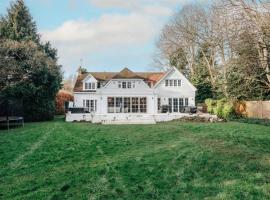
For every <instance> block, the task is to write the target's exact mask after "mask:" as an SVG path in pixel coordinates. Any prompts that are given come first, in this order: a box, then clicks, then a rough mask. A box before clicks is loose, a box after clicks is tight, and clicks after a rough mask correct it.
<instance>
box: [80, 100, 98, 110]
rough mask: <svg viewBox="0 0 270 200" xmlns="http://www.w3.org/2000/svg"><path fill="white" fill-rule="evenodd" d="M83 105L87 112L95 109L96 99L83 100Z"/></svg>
mask: <svg viewBox="0 0 270 200" xmlns="http://www.w3.org/2000/svg"><path fill="white" fill-rule="evenodd" d="M83 107H84V108H86V109H87V111H89V112H96V111H97V100H92V99H91V100H88V99H86V100H83Z"/></svg>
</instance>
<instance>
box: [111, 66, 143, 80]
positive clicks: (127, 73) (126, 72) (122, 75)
mask: <svg viewBox="0 0 270 200" xmlns="http://www.w3.org/2000/svg"><path fill="white" fill-rule="evenodd" d="M112 79H144V78H143V77H141V76H139V75H138V74H136V73H134V72H133V71H131V70H130V69H128V68H124V69H123V70H122V71H120V72H119V73H118V74H116V75H115V76H113V77H112Z"/></svg>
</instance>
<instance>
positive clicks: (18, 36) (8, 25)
mask: <svg viewBox="0 0 270 200" xmlns="http://www.w3.org/2000/svg"><path fill="white" fill-rule="evenodd" d="M1 18H2V19H1V21H2V23H3V26H2V27H1V29H0V38H9V39H12V40H16V41H22V40H31V41H34V42H36V43H39V41H40V36H39V34H38V33H37V26H36V23H35V22H34V21H33V18H32V16H31V14H30V12H29V9H28V8H27V7H26V5H25V3H24V1H23V0H17V1H16V2H15V3H14V4H11V5H10V8H8V10H7V15H6V16H4V17H1Z"/></svg>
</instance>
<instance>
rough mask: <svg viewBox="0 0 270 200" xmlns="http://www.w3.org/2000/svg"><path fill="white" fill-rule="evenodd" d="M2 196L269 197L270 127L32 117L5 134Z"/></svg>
mask: <svg viewBox="0 0 270 200" xmlns="http://www.w3.org/2000/svg"><path fill="white" fill-rule="evenodd" d="M0 141H1V145H0V152H1V154H0V160H1V162H0V177H1V178H0V179H1V184H0V196H1V197H0V198H1V199H5V200H9V199H82V200H84V199H135V200H136V199H157V200H158V199H162V200H163V199H258V200H259V199H269V193H270V188H269V171H270V165H269V157H270V146H269V143H270V135H269V127H268V126H261V125H251V124H245V123H235V122H233V123H231V122H228V123H216V124H212V123H209V124H207V123H204V124H203V123H183V122H181V123H179V122H168V123H160V124H157V125H122V126H115V125H106V126H102V125H94V124H89V123H65V122H63V121H60V120H58V121H54V122H43V123H29V124H28V123H27V124H26V126H25V128H21V129H14V130H11V131H10V132H9V133H8V132H7V131H2V132H1V133H0Z"/></svg>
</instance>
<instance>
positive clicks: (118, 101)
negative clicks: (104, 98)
mask: <svg viewBox="0 0 270 200" xmlns="http://www.w3.org/2000/svg"><path fill="white" fill-rule="evenodd" d="M115 102H116V108H115V109H116V110H115V111H116V113H121V112H122V97H116V101H115Z"/></svg>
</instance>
